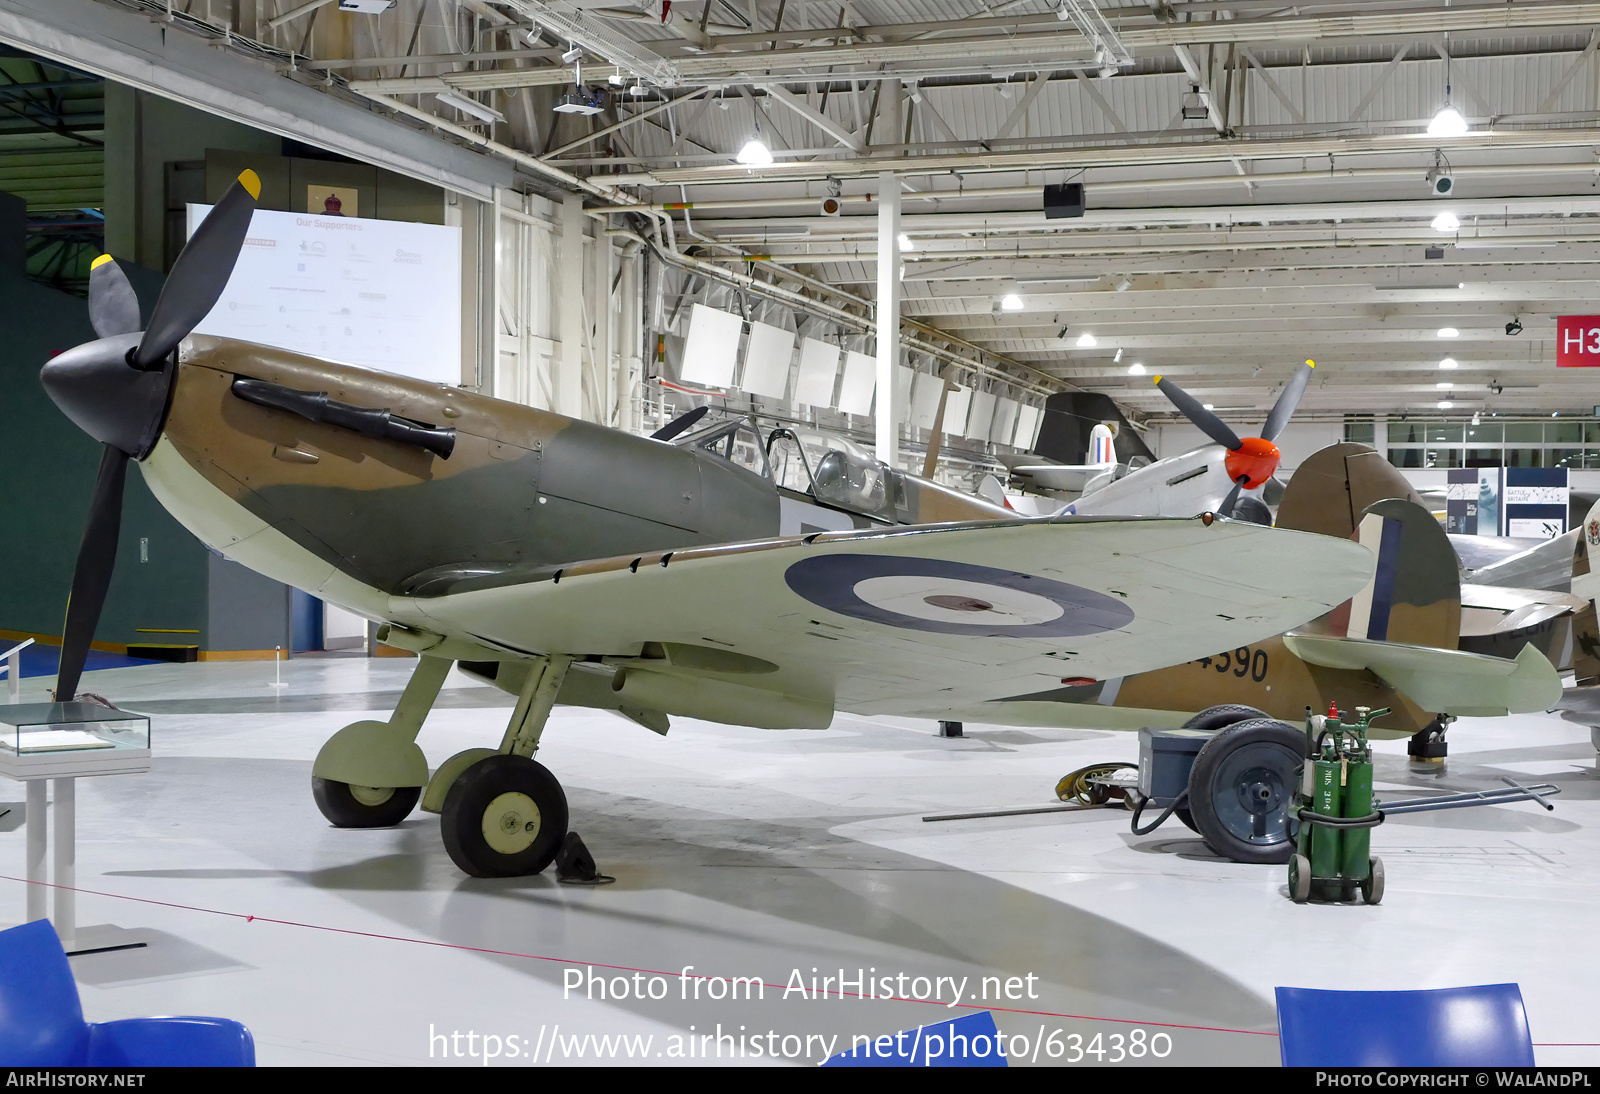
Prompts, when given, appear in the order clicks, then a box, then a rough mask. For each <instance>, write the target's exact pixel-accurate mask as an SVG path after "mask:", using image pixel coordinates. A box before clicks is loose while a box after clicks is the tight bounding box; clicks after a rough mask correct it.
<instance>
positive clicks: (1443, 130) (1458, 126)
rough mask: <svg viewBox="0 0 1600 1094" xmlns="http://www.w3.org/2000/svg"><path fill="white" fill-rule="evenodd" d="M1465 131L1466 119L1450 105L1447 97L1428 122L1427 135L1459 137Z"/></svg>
mask: <svg viewBox="0 0 1600 1094" xmlns="http://www.w3.org/2000/svg"><path fill="white" fill-rule="evenodd" d="M1466 131H1467V119H1465V118H1463V117H1462V116H1461V111H1459V110H1457V109H1456V108H1455V107H1453V106H1451V105H1450V101H1449V99H1448V98H1447V99H1446V100H1445V104H1444V106H1442V107H1441V108H1440V109H1439V113H1437V114H1435V115H1434V116H1433V121H1431V122H1429V123H1428V136H1430V137H1459V136H1462V135H1463V134H1464V133H1466Z"/></svg>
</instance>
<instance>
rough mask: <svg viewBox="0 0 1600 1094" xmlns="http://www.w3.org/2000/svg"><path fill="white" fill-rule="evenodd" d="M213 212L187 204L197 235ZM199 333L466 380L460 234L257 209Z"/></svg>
mask: <svg viewBox="0 0 1600 1094" xmlns="http://www.w3.org/2000/svg"><path fill="white" fill-rule="evenodd" d="M210 211H211V206H209V205H190V206H189V207H188V213H189V217H188V226H189V233H190V234H191V235H192V234H193V233H194V230H195V228H196V227H198V226H199V224H200V221H201V220H203V219H205V215H206V214H207V213H208V212H210ZM195 331H196V333H199V334H211V335H216V336H218V337H221V338H237V339H240V340H241V341H246V342H259V343H261V344H262V345H267V346H277V347H279V348H280V349H286V350H292V351H294V352H296V353H305V354H310V355H312V356H315V357H321V358H324V359H326V360H329V361H338V362H340V363H342V364H347V365H358V366H360V367H362V368H374V369H382V370H383V371H385V372H395V373H399V374H400V375H402V376H413V377H416V378H417V379H419V380H430V381H432V382H434V383H439V384H459V383H460V382H461V229H460V228H456V227H449V226H445V225H440V224H412V223H409V222H406V221H395V220H364V219H358V218H356V217H330V216H313V215H311V214H309V213H281V212H277V211H274V210H270V209H257V210H256V211H255V215H254V216H252V217H251V218H250V230H249V232H248V233H247V235H246V236H245V242H244V248H243V250H242V251H241V252H240V254H239V261H238V262H237V263H236V264H235V265H234V268H233V276H232V277H230V278H229V279H228V284H227V286H226V287H225V288H224V289H223V290H222V297H221V299H219V300H218V301H217V305H216V307H214V308H212V309H211V312H210V313H209V314H208V315H207V316H206V317H205V319H203V320H201V322H200V325H199V326H197V327H196V328H195Z"/></svg>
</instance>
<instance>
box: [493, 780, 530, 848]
mask: <svg viewBox="0 0 1600 1094" xmlns="http://www.w3.org/2000/svg"><path fill="white" fill-rule="evenodd" d="M540 824H541V817H540V815H539V807H538V805H536V804H534V800H533V799H532V798H530V797H528V795H526V794H522V793H519V792H517V791H508V792H507V793H504V794H501V795H500V796H499V797H497V798H495V799H494V800H493V801H491V802H490V803H489V807H488V808H487V809H485V810H484V811H483V838H484V841H485V842H486V843H488V844H489V846H490V847H492V848H493V849H494V850H495V851H497V852H499V853H500V854H502V855H516V854H521V853H522V852H523V851H526V850H527V849H528V848H529V847H531V846H533V842H534V840H536V839H538V838H539V828H540Z"/></svg>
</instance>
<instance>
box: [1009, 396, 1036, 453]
mask: <svg viewBox="0 0 1600 1094" xmlns="http://www.w3.org/2000/svg"><path fill="white" fill-rule="evenodd" d="M1038 436H1039V408H1038V407H1036V406H1034V405H1032V404H1031V403H1023V404H1022V409H1021V410H1019V411H1018V412H1017V433H1016V437H1015V439H1014V440H1013V441H1012V444H1014V445H1015V446H1016V447H1018V448H1020V449H1022V450H1023V451H1024V452H1031V451H1033V442H1034V440H1035V438H1037V437H1038Z"/></svg>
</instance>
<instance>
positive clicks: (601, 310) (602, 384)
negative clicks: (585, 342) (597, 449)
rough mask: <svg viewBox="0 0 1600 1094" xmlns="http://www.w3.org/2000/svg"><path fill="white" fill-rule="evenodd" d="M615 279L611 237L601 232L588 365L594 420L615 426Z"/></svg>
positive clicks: (597, 235)
mask: <svg viewBox="0 0 1600 1094" xmlns="http://www.w3.org/2000/svg"><path fill="white" fill-rule="evenodd" d="M615 276H616V263H615V255H614V254H613V253H612V247H611V237H610V236H608V235H606V234H605V232H604V231H603V230H600V231H597V232H596V233H595V240H594V295H593V297H592V298H591V299H593V301H594V306H593V307H592V309H591V313H590V315H589V328H588V329H589V330H590V331H592V332H593V334H592V336H591V340H590V342H589V365H590V367H591V368H593V369H594V401H595V421H597V422H600V423H601V424H602V425H615V424H616V390H617V374H616V372H615V370H614V369H613V368H612V367H611V326H612V323H613V321H614V320H615V318H616V314H617V308H616V306H615V304H614V303H613V302H612V296H611V281H612V278H613V277H615Z"/></svg>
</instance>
